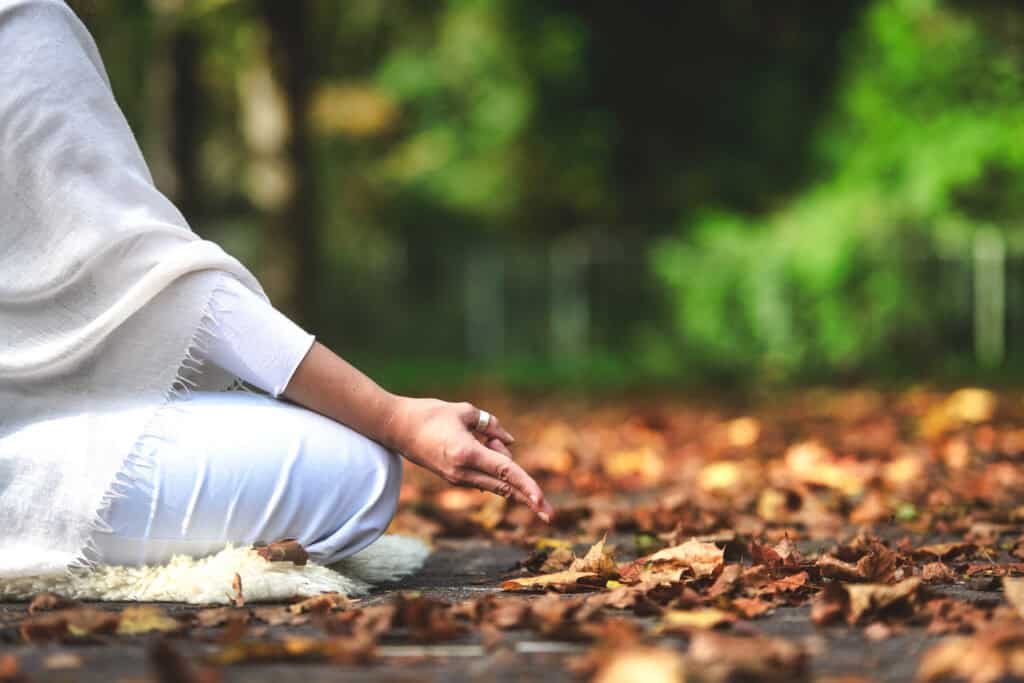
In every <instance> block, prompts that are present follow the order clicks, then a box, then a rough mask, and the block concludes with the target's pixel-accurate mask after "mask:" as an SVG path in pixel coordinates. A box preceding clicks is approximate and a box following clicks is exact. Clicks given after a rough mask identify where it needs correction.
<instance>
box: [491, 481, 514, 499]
mask: <svg viewBox="0 0 1024 683" xmlns="http://www.w3.org/2000/svg"><path fill="white" fill-rule="evenodd" d="M494 492H495V493H497V494H498V495H499V496H501V497H502V498H509V497H510V496H511V495H512V485H511V484H509V483H508V482H507V481H506V482H503V483H501V484H498V486H497V488H495V490H494Z"/></svg>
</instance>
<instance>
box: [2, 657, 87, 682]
mask: <svg viewBox="0 0 1024 683" xmlns="http://www.w3.org/2000/svg"><path fill="white" fill-rule="evenodd" d="M43 668H44V669H49V670H51V671H55V670H61V669H80V668H82V658H81V657H80V656H78V655H77V654H75V653H74V652H55V653H53V654H52V655H47V656H46V658H44V659H43ZM6 680H7V679H6V678H4V677H2V676H0V681H6Z"/></svg>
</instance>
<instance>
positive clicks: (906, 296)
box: [73, 0, 1024, 388]
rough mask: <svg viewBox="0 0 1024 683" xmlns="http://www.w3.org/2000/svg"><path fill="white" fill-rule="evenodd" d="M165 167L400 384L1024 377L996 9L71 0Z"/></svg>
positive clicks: (331, 333)
mask: <svg viewBox="0 0 1024 683" xmlns="http://www.w3.org/2000/svg"><path fill="white" fill-rule="evenodd" d="M73 4H74V5H75V7H76V9H77V10H78V11H79V13H80V14H81V15H82V16H83V18H84V19H85V21H86V23H87V25H88V26H89V27H90V29H91V30H92V31H93V33H94V35H95V36H96V39H97V42H98V43H99V45H100V49H101V52H102V53H103V55H104V57H105V59H106V62H107V67H108V69H109V71H110V75H111V79H112V82H113V85H114V89H115V92H116V95H117V97H118V99H119V101H120V103H121V105H122V107H123V108H124V110H125V112H126V115H127V116H128V119H129V121H130V123H131V124H132V126H133V128H134V130H135V131H136V134H137V136H138V138H139V140H140V143H141V144H142V146H143V149H144V151H145V153H146V155H147V158H148V159H149V161H150V164H151V166H152V167H153V170H154V175H155V177H156V178H157V182H158V184H159V185H160V186H161V188H163V189H164V190H165V191H166V192H167V193H168V194H169V195H170V196H171V197H172V198H173V199H174V200H175V201H176V202H177V203H178V204H179V206H180V207H181V209H182V210H183V212H184V213H185V214H186V216H187V217H188V218H189V219H190V221H191V223H192V225H193V227H194V229H195V230H196V231H197V232H198V233H199V234H201V235H202V236H204V237H207V238H210V239H213V240H215V241H218V242H220V243H221V244H222V245H223V246H224V247H225V248H226V249H228V250H229V251H230V252H232V253H233V254H235V255H236V256H238V257H239V258H240V259H242V260H243V261H244V262H245V263H246V264H247V265H249V266H250V267H251V268H252V269H253V270H254V271H255V272H257V273H258V274H259V275H260V277H261V279H262V281H263V283H264V285H265V287H266V288H267V290H268V292H269V293H270V295H271V297H272V299H273V300H274V301H275V303H276V304H277V305H278V306H279V307H281V308H282V309H284V310H285V311H287V312H289V313H290V314H292V315H293V316H295V317H296V318H297V319H298V320H300V321H301V322H302V323H303V324H304V325H305V326H306V327H307V328H308V329H310V330H311V331H313V332H315V333H316V334H317V335H318V336H319V337H320V338H321V340H323V341H325V342H326V343H328V344H329V345H331V346H332V347H333V348H335V349H336V350H337V351H339V352H340V353H341V354H342V355H345V356H346V357H348V358H349V359H351V360H353V361H354V362H356V363H357V364H358V365H360V366H361V367H363V368H364V369H366V370H367V371H369V372H370V373H371V374H374V375H375V376H376V377H378V378H379V379H381V380H382V381H384V382H385V383H386V384H389V385H390V386H392V387H397V388H409V387H423V386H427V385H437V384H458V383H463V382H473V381H485V382H497V383H502V384H505V385H511V386H519V385H522V386H558V387H581V388H595V387H622V386H624V385H645V384H646V385H651V384H657V383H664V384H666V385H670V386H681V385H683V384H690V383H713V384H715V385H718V386H722V385H725V386H729V387H733V386H735V387H740V386H744V385H749V384H751V383H758V382H766V381H767V382H806V381H814V382H817V381H823V380H826V381H830V382H849V381H858V380H863V379H872V380H876V381H877V380H882V381H889V380H903V379H910V380H916V379H920V378H927V379H930V380H939V381H941V380H943V379H946V378H948V379H950V381H959V379H961V378H963V377H964V376H969V377H972V378H977V379H979V380H980V381H1016V380H1019V379H1020V378H1022V377H1024V344H1022V342H1021V340H1022V339H1024V336H1022V335H1024V260H1022V256H1024V231H1022V230H1021V227H1022V226H1024V81H1022V77H1021V73H1022V69H1024V5H1022V4H1021V3H1020V2H1019V0H961V1H955V0H944V1H939V0H870V1H869V0H833V1H832V2H817V3H815V2H802V1H799V0H776V1H775V2H770V3H767V2H755V1H754V0H721V1H719V2H714V3H642V4H641V5H635V6H626V5H623V4H622V3H621V2H611V1H608V0H590V1H587V2H581V1H571V0H566V1H563V2H558V3H552V2H545V1H542V0H448V1H438V2H420V1H418V0H352V1H351V2H336V1H334V0H300V1H298V2H282V1H280V0H264V1H257V0H252V1H231V0H148V1H146V2H143V1H141V0H92V1H88V0H86V1H83V2H77V3H73Z"/></svg>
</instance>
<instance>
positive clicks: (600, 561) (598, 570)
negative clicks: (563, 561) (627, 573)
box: [569, 536, 618, 575]
mask: <svg viewBox="0 0 1024 683" xmlns="http://www.w3.org/2000/svg"><path fill="white" fill-rule="evenodd" d="M606 538H607V536H605V538H602V539H601V540H600V541H598V542H597V543H595V544H594V545H592V546H590V550H588V551H587V554H586V555H584V556H583V557H580V558H577V559H575V560H573V563H572V564H571V565H570V566H569V571H571V572H589V573H592V574H602V575H607V574H617V573H618V566H617V565H616V564H615V560H614V559H612V557H611V555H609V554H608V553H606V552H605V548H604V542H605V539H606Z"/></svg>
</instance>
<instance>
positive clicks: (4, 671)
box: [0, 654, 28, 683]
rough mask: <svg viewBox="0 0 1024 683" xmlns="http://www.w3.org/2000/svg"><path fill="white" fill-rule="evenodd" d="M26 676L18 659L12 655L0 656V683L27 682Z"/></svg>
mask: <svg viewBox="0 0 1024 683" xmlns="http://www.w3.org/2000/svg"><path fill="white" fill-rule="evenodd" d="M27 680H28V676H27V675H25V674H24V672H23V671H22V670H21V665H20V664H19V663H18V658H17V657H15V656H14V655H10V654H7V655H0V681H5V682H6V681H10V682H11V683H20V682H21V681H27Z"/></svg>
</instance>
